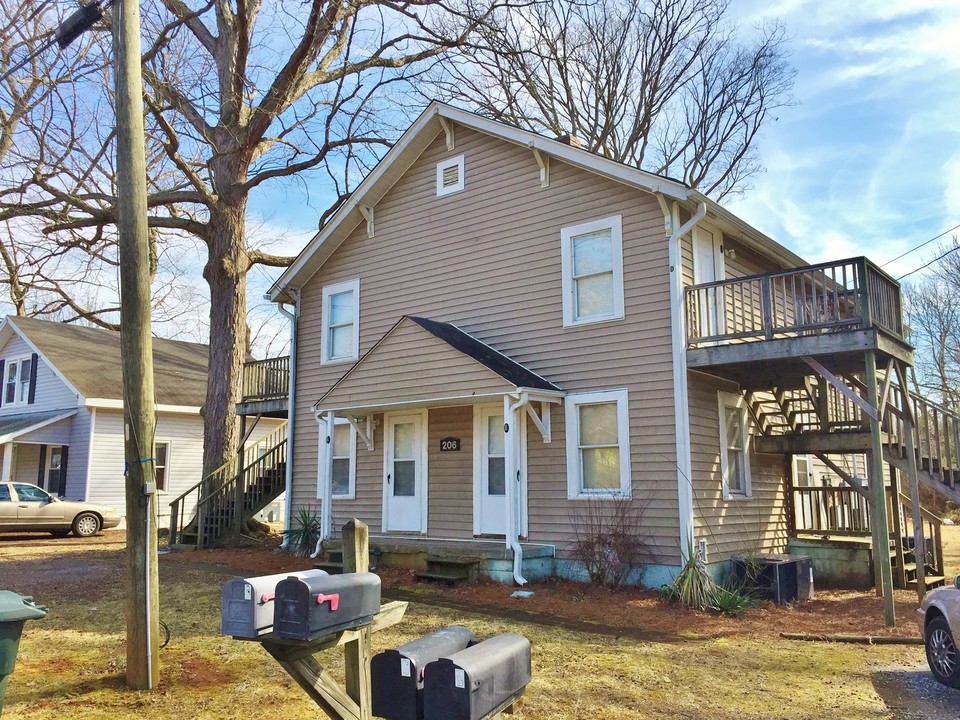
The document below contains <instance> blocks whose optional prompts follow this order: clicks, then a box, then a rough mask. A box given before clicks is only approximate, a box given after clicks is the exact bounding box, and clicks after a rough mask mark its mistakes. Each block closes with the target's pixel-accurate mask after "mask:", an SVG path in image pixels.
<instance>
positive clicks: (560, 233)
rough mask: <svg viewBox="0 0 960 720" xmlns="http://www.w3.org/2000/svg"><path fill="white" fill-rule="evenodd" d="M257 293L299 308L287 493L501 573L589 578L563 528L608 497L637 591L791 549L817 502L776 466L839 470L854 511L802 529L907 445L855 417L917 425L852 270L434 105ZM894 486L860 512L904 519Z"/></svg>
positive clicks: (878, 301) (609, 167)
mask: <svg viewBox="0 0 960 720" xmlns="http://www.w3.org/2000/svg"><path fill="white" fill-rule="evenodd" d="M271 297H272V299H273V300H274V301H275V302H278V303H282V304H284V305H285V306H287V307H289V308H291V309H292V310H294V311H295V312H293V313H292V314H294V315H295V316H296V320H295V330H294V340H295V343H294V346H295V353H294V356H293V357H292V359H291V362H292V367H293V371H292V390H291V393H292V398H293V412H292V413H291V417H292V419H293V420H294V423H293V425H292V426H291V440H292V455H293V458H294V460H293V473H292V500H291V503H290V506H291V507H292V508H297V507H298V506H310V507H314V508H316V509H317V511H318V512H321V513H322V516H323V525H324V531H325V533H326V534H327V535H329V534H331V533H332V532H334V528H336V527H339V525H340V524H341V523H342V522H343V521H345V520H346V519H348V518H350V517H357V518H360V519H361V520H363V521H364V522H366V523H368V524H369V525H370V527H371V530H372V532H373V533H374V534H373V536H372V538H371V542H372V543H373V544H374V545H375V546H378V547H379V548H380V549H381V552H384V553H389V552H394V553H399V552H400V551H401V550H402V549H403V548H407V549H411V550H412V551H418V550H425V551H427V552H438V551H439V549H442V548H444V547H446V548H461V552H462V553H464V554H466V555H475V556H482V557H485V558H487V559H488V562H487V564H486V570H487V571H488V573H489V574H491V575H493V576H494V577H499V578H500V579H504V580H506V579H511V578H512V579H514V580H516V581H517V582H520V583H522V582H524V581H525V580H527V579H531V578H536V577H539V576H542V575H544V574H548V573H557V574H560V575H565V576H572V577H582V567H578V566H577V563H576V562H575V561H574V559H573V557H572V555H571V552H570V546H571V541H572V538H573V535H574V532H573V526H574V524H575V523H576V522H577V515H578V513H579V512H581V511H582V510H583V508H584V507H585V506H586V505H587V504H588V503H593V504H596V503H598V502H601V503H602V501H604V500H605V499H609V500H611V501H614V500H615V499H617V498H629V499H630V501H631V502H632V503H635V504H636V507H637V508H638V509H639V510H642V512H641V516H642V529H643V532H644V533H645V536H646V540H647V543H648V547H649V556H648V558H647V561H646V562H645V563H644V564H643V567H642V568H640V569H639V573H640V575H639V578H638V579H639V581H640V582H642V583H644V584H646V585H649V586H658V585H660V584H661V583H664V582H667V581H669V580H670V579H671V578H672V577H673V576H674V575H675V574H676V572H677V569H678V567H679V566H680V564H681V562H682V558H683V557H686V556H687V555H688V551H689V550H690V549H692V550H694V551H696V552H700V553H701V554H702V555H703V556H704V557H705V558H707V559H708V562H709V563H711V564H718V563H722V562H724V561H726V560H727V559H728V558H730V557H731V556H732V555H735V554H738V553H770V552H782V551H785V550H786V549H787V548H788V544H789V542H790V539H791V536H792V535H797V534H798V530H799V529H798V526H797V517H798V508H799V509H800V510H801V511H802V510H803V509H804V508H805V507H807V506H811V503H813V505H816V506H817V507H819V505H820V504H822V503H821V501H823V500H824V497H826V496H825V495H824V494H822V493H821V494H820V495H817V494H816V492H815V491H816V490H818V488H809V487H808V488H807V495H806V496H804V497H797V496H795V493H794V490H796V489H802V488H795V487H794V483H793V480H792V477H791V476H792V472H791V467H792V465H791V457H792V456H795V455H801V456H804V457H806V456H807V455H816V456H817V457H821V458H822V462H824V463H829V464H830V466H831V467H832V469H834V470H836V471H838V472H839V473H841V475H840V477H841V478H842V480H841V482H840V485H841V487H834V488H831V489H832V490H834V491H836V493H838V494H837V497H836V498H832V499H834V500H838V502H840V503H841V504H843V503H846V507H847V510H844V511H843V512H841V513H839V514H837V513H836V512H833V511H832V510H831V511H827V510H824V512H823V513H819V512H818V513H817V517H818V518H831V519H835V518H837V517H840V518H843V517H847V518H848V519H849V518H850V516H851V510H850V508H854V507H856V508H861V507H863V508H865V507H867V506H868V505H869V502H868V499H869V491H868V487H863V486H860V485H858V482H857V480H856V478H854V477H853V476H852V475H850V473H848V472H845V471H844V470H843V466H842V463H840V462H837V461H836V457H837V456H838V455H846V454H852V453H862V452H864V451H865V450H870V449H872V448H874V449H875V446H873V445H871V442H872V439H874V438H875V437H876V438H879V440H880V441H882V443H883V445H882V447H880V446H876V447H880V450H881V452H882V453H883V454H884V459H888V460H889V461H891V462H892V461H893V458H892V448H894V446H896V448H898V449H899V448H903V447H905V442H906V440H905V438H906V436H907V435H909V436H910V437H914V436H916V435H917V433H916V432H913V431H910V432H906V433H905V432H900V434H899V435H897V434H896V433H895V428H894V427H893V426H892V425H890V423H886V424H885V425H884V428H883V434H882V435H881V434H880V428H879V423H878V422H877V421H873V422H872V425H871V418H876V417H877V416H878V412H879V415H880V416H884V417H887V416H889V417H892V418H893V419H894V420H895V422H896V423H899V424H898V425H897V427H899V428H901V430H903V429H904V428H907V429H908V430H909V429H910V428H915V427H916V426H917V423H916V422H914V423H913V425H909V424H908V423H907V421H908V420H909V417H907V416H908V415H909V412H907V413H904V408H905V407H906V406H907V405H909V403H907V402H905V401H904V398H905V397H908V396H909V393H908V391H907V390H906V386H905V384H904V383H903V382H902V378H900V376H899V375H898V373H901V372H905V371H906V369H908V368H909V366H910V365H911V363H912V349H911V348H910V346H909V345H908V344H907V343H906V341H905V339H904V334H903V326H902V318H901V309H900V298H899V286H897V284H896V283H895V282H894V281H893V280H892V279H890V278H889V277H888V276H886V275H885V274H884V273H882V272H881V271H879V270H878V269H877V268H876V267H875V266H873V265H872V264H871V263H869V261H867V260H865V259H863V258H855V259H851V260H843V261H839V262H836V263H826V264H823V265H815V266H808V265H807V264H806V263H805V262H804V261H803V260H802V259H801V258H800V257H799V256H797V255H796V254H794V253H793V252H791V251H790V250H788V249H787V248H785V247H783V246H781V245H779V244H777V243H776V242H774V241H773V240H772V239H770V238H768V237H766V236H764V235H763V234H761V233H760V232H758V231H757V230H755V229H754V228H752V227H750V226H749V225H748V224H746V223H745V222H743V221H742V220H740V219H739V218H737V217H735V216H734V215H732V214H731V213H729V212H728V211H726V210H725V209H723V208H722V207H721V206H719V205H717V204H716V203H714V202H712V201H710V200H709V199H708V198H706V197H705V196H703V195H702V194H700V193H698V192H696V191H694V190H691V189H690V188H687V187H685V186H684V185H683V184H682V183H680V182H677V181H675V180H672V179H670V178H666V177H659V176H656V175H652V174H650V173H647V172H644V171H642V170H638V169H636V168H632V167H628V166H626V165H622V164H620V163H617V162H614V161H612V160H609V159H606V158H603V157H600V156H598V155H595V154H592V153H589V152H586V151H584V150H582V149H580V148H578V147H576V146H575V145H574V144H571V143H570V142H565V141H562V140H554V139H549V138H544V137H541V136H538V135H535V134H532V133H529V132H525V131H522V130H518V129H516V128H512V127H508V126H506V125H503V124H500V123H496V122H493V121H490V120H487V119H484V118H481V117H478V116H476V115H473V114H471V113H468V112H464V111H461V110H457V109H454V108H451V107H448V106H445V105H442V104H438V103H434V104H432V105H431V106H430V107H428V108H427V110H426V111H425V112H424V113H423V114H422V115H421V117H420V118H419V119H418V120H417V121H416V122H415V123H414V124H413V125H412V126H411V127H410V129H409V130H408V131H407V132H406V133H405V134H404V135H403V137H402V138H401V139H400V140H399V142H398V143H397V144H396V145H395V146H394V147H393V148H392V149H391V151H390V152H389V153H388V154H387V155H386V157H385V158H384V159H383V161H382V162H381V163H380V164H379V165H377V166H376V168H374V170H373V171H372V172H371V173H370V175H369V176H368V177H367V178H366V179H365V180H364V181H363V182H362V183H361V184H360V185H359V187H358V188H357V190H356V191H355V192H354V193H353V194H352V195H351V196H350V198H349V199H348V200H347V201H346V202H345V203H344V205H343V206H342V207H341V208H340V209H339V210H338V211H337V213H336V214H335V215H334V216H333V217H332V218H331V219H330V221H329V222H328V223H327V224H326V225H325V226H324V227H323V228H322V229H321V230H320V232H319V233H318V234H317V235H316V237H314V238H313V239H312V240H311V241H310V242H309V244H308V245H307V246H306V247H305V249H304V250H303V252H302V253H301V254H300V255H299V257H298V258H297V259H296V261H295V262H294V263H293V264H292V265H291V266H290V267H289V268H288V269H287V270H286V271H285V272H284V273H283V274H282V275H281V276H280V278H279V279H278V280H277V282H276V283H275V285H274V287H273V288H272V290H271ZM877 367H879V369H877ZM878 392H879V393H881V394H882V402H881V401H880V400H878V399H877V397H875V396H876V395H877V393H878ZM877 408H879V411H878V410H877ZM891 413H895V415H891ZM874 426H875V427H874ZM928 427H932V425H930V426H928ZM952 427H954V428H955V426H952ZM874 431H876V432H874ZM920 440H921V439H920V438H918V443H919V442H920ZM761 441H763V442H761ZM935 449H936V448H935V447H934V446H933V445H931V444H929V443H928V444H927V445H924V446H923V447H920V445H917V447H916V448H915V452H914V455H915V456H916V455H917V454H918V453H921V452H925V453H927V456H930V457H932V453H933V452H934V450H935ZM888 451H890V452H889V453H888ZM888 454H890V455H891V457H890V458H887V455H888ZM905 457H906V455H905V454H904V453H903V452H899V450H898V460H899V462H900V463H901V465H904V463H906V460H904V458H905ZM940 457H944V458H948V457H950V454H949V453H946V454H941V455H940ZM831 458H833V459H831ZM914 459H916V458H914ZM921 465H922V463H921ZM876 467H877V466H874V467H873V468H872V469H869V474H870V477H871V479H872V480H873V479H874V478H876V480H875V481H874V483H873V484H874V485H876V486H878V487H880V488H881V492H882V488H883V487H884V485H885V484H886V485H889V482H887V483H884V477H885V476H886V474H887V473H886V471H885V470H884V471H883V472H881V473H880V474H879V475H878V474H877V473H876ZM880 467H883V466H882V465H881V466H880ZM904 467H905V465H904ZM930 467H931V468H933V467H934V466H932V465H931V466H930ZM922 469H923V467H921V470H922ZM945 471H946V469H944V472H945ZM950 477H952V475H951V476H950ZM947 479H948V478H947V476H946V475H945V474H944V473H941V475H940V476H938V477H936V478H934V479H933V480H932V481H931V483H932V484H941V485H942V483H941V482H940V481H941V480H943V481H947ZM894 487H895V488H896V490H895V491H896V493H897V494H896V495H894V496H893V497H894V500H893V501H892V504H891V508H892V510H890V513H889V517H884V518H882V520H884V521H886V522H882V523H881V522H875V523H873V524H874V526H883V525H887V524H890V523H893V516H898V517H899V519H900V520H902V521H905V522H907V523H909V521H910V518H912V517H914V516H913V515H912V514H911V511H910V509H909V503H908V502H907V501H906V500H903V497H904V496H903V495H902V494H900V492H899V484H895V486H894ZM949 489H950V488H948V490H949ZM888 492H891V491H890V490H889V489H888ZM841 495H842V497H841ZM908 499H909V498H908ZM878 502H881V501H878ZM611 506H612V505H611ZM878 507H879V505H878ZM857 512H859V510H858V511H857ZM847 524H849V522H848V523H847ZM891 527H892V525H891ZM897 527H898V528H899V527H900V526H899V525H898V526H897ZM834 529H836V530H837V531H838V532H843V530H844V528H841V527H836V528H834ZM862 530H863V529H862V528H861V531H862ZM901 530H902V532H903V533H906V530H904V529H901ZM901 530H897V531H896V532H901ZM813 531H816V528H813ZM867 532H868V533H869V532H870V531H867ZM876 532H880V533H887V534H889V533H890V532H891V531H889V530H887V529H886V528H881V529H879V530H876ZM904 536H906V535H904ZM898 537H899V535H898ZM866 542H867V543H868V544H869V543H870V538H869V537H868V538H867V539H866ZM484 548H490V552H488V553H484ZM494 548H496V549H494ZM867 555H868V556H869V551H868V553H867ZM504 560H505V561H506V562H503V561H504ZM497 561H499V564H497ZM900 562H901V565H903V558H902V557H901V559H900ZM889 564H890V563H889V562H887V565H888V567H889Z"/></svg>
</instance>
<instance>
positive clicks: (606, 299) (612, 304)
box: [560, 215, 623, 327]
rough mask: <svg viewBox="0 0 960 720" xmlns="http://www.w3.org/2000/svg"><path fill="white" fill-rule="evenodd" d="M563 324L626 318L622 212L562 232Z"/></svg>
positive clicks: (583, 323) (572, 324) (567, 228)
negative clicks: (620, 214)
mask: <svg viewBox="0 0 960 720" xmlns="http://www.w3.org/2000/svg"><path fill="white" fill-rule="evenodd" d="M560 249H561V253H562V255H561V266H562V267H561V269H562V274H563V326H564V327H571V326H574V325H585V324H588V323H595V322H603V321H606V320H619V319H621V318H623V233H622V230H621V219H620V216H619V215H614V216H613V217H608V218H604V219H603V220H595V221H593V222H588V223H584V224H582V225H574V226H572V227H566V228H563V229H562V230H561V231H560Z"/></svg>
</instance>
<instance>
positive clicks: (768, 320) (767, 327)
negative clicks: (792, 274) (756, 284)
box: [760, 275, 773, 340]
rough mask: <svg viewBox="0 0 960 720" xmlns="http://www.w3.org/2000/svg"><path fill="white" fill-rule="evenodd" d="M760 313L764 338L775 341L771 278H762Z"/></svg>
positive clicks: (766, 276)
mask: <svg viewBox="0 0 960 720" xmlns="http://www.w3.org/2000/svg"><path fill="white" fill-rule="evenodd" d="M760 312H761V316H762V318H763V337H764V338H765V339H767V340H773V293H772V292H771V291H770V276H768V275H765V276H763V277H762V278H760Z"/></svg>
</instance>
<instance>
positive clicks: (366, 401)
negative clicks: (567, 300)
mask: <svg viewBox="0 0 960 720" xmlns="http://www.w3.org/2000/svg"><path fill="white" fill-rule="evenodd" d="M520 393H525V394H526V395H527V396H528V398H529V399H530V400H535V401H541V402H560V399H561V398H562V397H563V395H564V394H565V393H564V391H563V390H562V389H561V388H560V387H558V386H557V385H555V384H554V383H552V382H550V381H549V380H546V379H545V378H543V377H541V376H540V375H538V374H536V373H535V372H533V371H531V370H529V369H528V368H526V367H524V366H523V365H521V364H520V363H518V362H516V361H514V360H512V359H511V358H509V357H507V356H506V355H504V354H503V353H501V352H499V351H498V350H495V349H494V348H492V347H490V346H489V345H487V344H486V343H484V342H482V341H480V340H478V339H477V338H475V337H473V336H472V335H470V334H468V333H466V332H464V331H463V330H461V329H460V328H458V327H457V326H456V325H452V324H450V323H445V322H438V321H436V320H428V319H426V318H421V317H414V316H409V315H405V316H404V317H402V318H401V319H400V320H399V322H397V324H396V325H394V326H393V327H392V328H391V329H390V330H389V331H387V333H386V334H385V335H384V336H383V337H382V338H381V339H380V340H379V341H378V342H377V343H376V344H375V345H374V346H373V347H372V348H371V349H370V350H369V351H368V352H367V353H366V354H365V355H364V356H363V357H362V358H360V360H359V361H357V363H356V364H355V365H354V366H353V367H352V368H350V370H348V371H347V373H346V374H345V375H344V376H343V377H342V378H340V380H338V381H337V382H336V383H335V384H334V385H333V387H331V388H330V390H328V391H327V392H326V393H325V394H324V395H323V397H321V398H320V400H319V401H318V402H317V403H316V405H315V410H316V412H317V413H318V414H320V413H327V412H331V411H332V412H335V413H338V414H341V413H342V414H345V415H350V414H353V415H365V414H369V413H373V412H383V411H385V410H392V409H402V408H412V407H429V406H440V405H444V404H451V403H454V404H475V403H478V402H484V401H490V400H492V399H494V398H502V397H503V396H504V395H516V394H520Z"/></svg>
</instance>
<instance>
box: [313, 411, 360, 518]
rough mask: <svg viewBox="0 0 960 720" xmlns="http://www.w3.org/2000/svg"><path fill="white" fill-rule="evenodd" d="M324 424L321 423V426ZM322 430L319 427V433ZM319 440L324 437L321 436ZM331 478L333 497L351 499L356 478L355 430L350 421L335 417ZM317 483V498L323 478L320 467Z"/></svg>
mask: <svg viewBox="0 0 960 720" xmlns="http://www.w3.org/2000/svg"><path fill="white" fill-rule="evenodd" d="M323 427H324V425H321V428H323ZM322 432H323V430H322V429H321V434H322ZM320 441H321V442H324V441H325V437H321V439H320ZM331 451H332V452H333V478H332V482H331V487H332V489H333V497H335V498H342V499H349V500H352V499H353V497H354V488H355V486H356V480H357V432H356V430H354V429H353V426H352V425H350V423H349V422H348V421H347V420H345V419H343V418H337V419H336V421H335V422H334V424H333V442H332V443H331ZM318 480H319V482H318V484H317V498H320V497H322V495H323V487H324V484H325V483H324V480H325V468H323V467H321V468H320V473H319V477H318Z"/></svg>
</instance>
